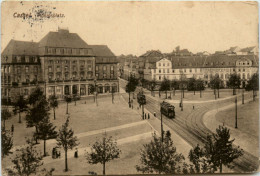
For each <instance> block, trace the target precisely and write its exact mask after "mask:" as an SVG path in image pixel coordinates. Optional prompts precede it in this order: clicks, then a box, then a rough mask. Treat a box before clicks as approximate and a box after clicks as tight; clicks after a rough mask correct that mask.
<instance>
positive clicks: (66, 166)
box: [65, 150, 69, 172]
mask: <svg viewBox="0 0 260 176" xmlns="http://www.w3.org/2000/svg"><path fill="white" fill-rule="evenodd" d="M68 170H69V169H68V158H67V150H65V172H68Z"/></svg>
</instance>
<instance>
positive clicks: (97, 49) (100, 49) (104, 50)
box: [88, 45, 115, 57]
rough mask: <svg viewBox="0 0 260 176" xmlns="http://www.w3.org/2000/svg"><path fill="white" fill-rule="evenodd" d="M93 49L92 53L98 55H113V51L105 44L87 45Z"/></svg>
mask: <svg viewBox="0 0 260 176" xmlns="http://www.w3.org/2000/svg"><path fill="white" fill-rule="evenodd" d="M88 47H90V48H92V49H93V51H94V55H95V56H98V57H102V56H106V57H114V56H115V55H114V53H113V52H112V51H111V50H110V49H109V48H108V46H107V45H88Z"/></svg>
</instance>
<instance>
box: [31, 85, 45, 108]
mask: <svg viewBox="0 0 260 176" xmlns="http://www.w3.org/2000/svg"><path fill="white" fill-rule="evenodd" d="M43 96H44V95H43V91H42V90H41V88H40V87H36V89H35V90H34V91H33V92H32V93H31V94H30V95H29V98H28V103H29V104H30V105H33V104H34V103H36V102H37V101H39V100H40V99H42V97H43Z"/></svg>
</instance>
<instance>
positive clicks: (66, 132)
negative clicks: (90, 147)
mask: <svg viewBox="0 0 260 176" xmlns="http://www.w3.org/2000/svg"><path fill="white" fill-rule="evenodd" d="M56 140H57V145H58V146H61V147H62V148H63V149H64V151H65V171H66V172H67V171H68V157H67V152H68V150H72V149H73V148H74V147H76V146H78V145H79V143H77V141H78V139H77V137H76V136H74V131H73V130H72V129H69V118H67V120H66V122H65V123H64V124H63V125H62V127H61V129H60V130H59V132H58V136H57V138H56Z"/></svg>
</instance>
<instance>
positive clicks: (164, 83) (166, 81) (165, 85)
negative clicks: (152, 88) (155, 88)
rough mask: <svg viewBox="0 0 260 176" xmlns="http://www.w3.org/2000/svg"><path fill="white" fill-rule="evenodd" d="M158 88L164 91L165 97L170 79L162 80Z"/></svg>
mask: <svg viewBox="0 0 260 176" xmlns="http://www.w3.org/2000/svg"><path fill="white" fill-rule="evenodd" d="M160 90H161V91H165V96H166V97H165V98H166V99H167V91H168V90H170V81H169V80H168V79H167V78H164V80H163V81H162V83H161V87H160Z"/></svg>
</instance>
